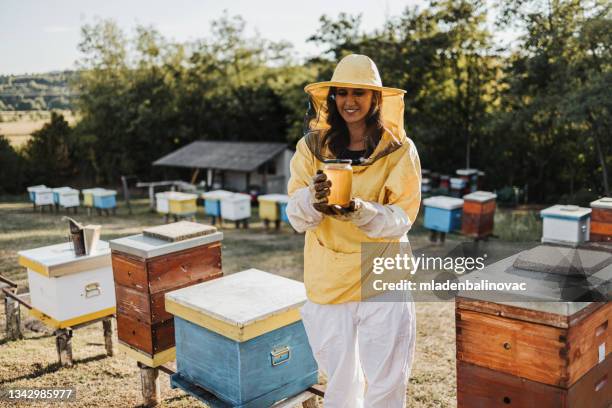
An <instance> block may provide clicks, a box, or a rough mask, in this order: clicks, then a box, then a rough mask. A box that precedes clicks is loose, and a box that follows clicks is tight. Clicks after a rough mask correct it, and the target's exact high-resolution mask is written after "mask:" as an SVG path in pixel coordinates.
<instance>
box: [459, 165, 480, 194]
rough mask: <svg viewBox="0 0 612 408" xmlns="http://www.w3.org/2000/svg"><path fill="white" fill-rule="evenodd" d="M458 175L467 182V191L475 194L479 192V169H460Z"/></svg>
mask: <svg viewBox="0 0 612 408" xmlns="http://www.w3.org/2000/svg"><path fill="white" fill-rule="evenodd" d="M457 175H458V176H459V177H461V178H462V179H463V180H465V182H466V187H467V189H466V190H467V191H471V192H475V191H476V190H478V175H479V172H478V170H477V169H458V170H457Z"/></svg>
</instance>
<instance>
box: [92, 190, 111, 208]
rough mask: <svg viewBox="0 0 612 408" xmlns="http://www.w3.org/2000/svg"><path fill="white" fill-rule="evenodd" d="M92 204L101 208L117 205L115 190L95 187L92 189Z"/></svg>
mask: <svg viewBox="0 0 612 408" xmlns="http://www.w3.org/2000/svg"><path fill="white" fill-rule="evenodd" d="M91 194H92V196H93V206H94V207H95V208H99V209H101V210H108V209H112V208H115V207H117V199H116V196H117V191H115V190H107V189H104V188H102V189H95V191H92V193H91Z"/></svg>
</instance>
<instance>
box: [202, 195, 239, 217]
mask: <svg viewBox="0 0 612 408" xmlns="http://www.w3.org/2000/svg"><path fill="white" fill-rule="evenodd" d="M232 194H233V193H232V192H230V191H225V190H213V191H208V192H206V193H202V195H201V197H202V198H203V199H204V212H206V214H207V215H212V216H213V217H221V198H223V197H227V196H229V195H232Z"/></svg>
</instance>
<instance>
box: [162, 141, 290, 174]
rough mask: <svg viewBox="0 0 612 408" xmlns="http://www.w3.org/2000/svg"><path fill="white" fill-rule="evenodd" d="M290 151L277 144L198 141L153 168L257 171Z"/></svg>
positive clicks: (283, 145) (175, 152) (166, 157)
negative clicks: (277, 156) (276, 157)
mask: <svg viewBox="0 0 612 408" xmlns="http://www.w3.org/2000/svg"><path fill="white" fill-rule="evenodd" d="M286 148H287V145H286V144H285V143H274V142H215V141H196V142H192V143H190V144H188V145H187V146H183V147H181V148H180V149H178V150H176V151H174V152H172V153H170V154H167V155H166V156H164V157H162V158H159V159H157V160H156V161H154V162H153V165H154V166H171V167H188V168H201V169H206V168H208V169H217V170H235V171H247V172H250V171H254V170H257V168H258V167H259V166H261V165H262V164H264V163H265V162H267V161H268V160H270V159H272V158H274V157H275V156H276V155H278V154H279V153H281V152H282V151H283V150H285V149H286Z"/></svg>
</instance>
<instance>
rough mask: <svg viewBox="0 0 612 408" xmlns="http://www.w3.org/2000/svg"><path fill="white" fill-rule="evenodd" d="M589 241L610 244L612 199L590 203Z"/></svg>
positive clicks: (611, 234) (602, 199)
mask: <svg viewBox="0 0 612 408" xmlns="http://www.w3.org/2000/svg"><path fill="white" fill-rule="evenodd" d="M591 209H592V211H593V212H592V213H591V235H590V238H589V240H590V241H604V242H612V197H604V198H600V199H599V200H596V201H593V202H592V203H591Z"/></svg>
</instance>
